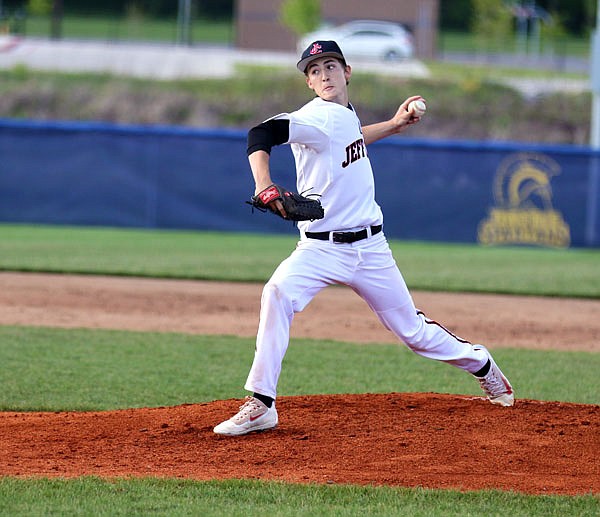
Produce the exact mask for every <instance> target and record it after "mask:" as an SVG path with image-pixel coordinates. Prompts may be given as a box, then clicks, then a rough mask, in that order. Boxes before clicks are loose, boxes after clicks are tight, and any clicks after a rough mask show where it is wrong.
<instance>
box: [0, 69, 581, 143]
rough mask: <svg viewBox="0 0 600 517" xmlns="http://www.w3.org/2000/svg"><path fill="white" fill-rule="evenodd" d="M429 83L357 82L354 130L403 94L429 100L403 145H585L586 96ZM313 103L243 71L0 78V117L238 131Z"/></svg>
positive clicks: (287, 84) (497, 80)
mask: <svg viewBox="0 0 600 517" xmlns="http://www.w3.org/2000/svg"><path fill="white" fill-rule="evenodd" d="M432 70H433V74H432V78H430V79H402V78H392V77H378V76H374V75H372V74H362V75H361V74H359V73H356V74H355V75H353V77H352V84H351V86H350V93H351V99H352V102H353V104H354V105H355V107H356V109H357V111H358V113H359V115H360V117H361V120H362V121H363V123H370V122H374V121H378V120H382V119H384V118H387V117H389V116H391V115H392V114H393V113H394V111H395V110H396V107H397V106H398V104H399V103H400V102H401V101H402V100H403V99H404V98H406V97H407V96H408V95H413V94H421V95H423V96H424V97H425V98H426V99H427V101H428V108H429V110H428V113H427V115H426V117H425V118H424V119H423V122H422V123H421V124H419V125H418V126H417V127H415V128H411V136H415V137H421V136H422V137H425V136H426V137H432V138H450V139H475V140H500V141H502V140H504V141H508V140H511V141H523V142H545V143H561V144H576V145H586V144H587V143H588V141H589V126H590V117H591V94H590V93H589V92H586V93H579V94H574V93H564V92H558V93H553V94H547V95H539V96H534V97H531V96H529V97H526V96H523V95H522V94H521V93H519V92H518V91H517V90H515V89H513V88H510V87H509V86H506V85H505V84H504V83H503V81H502V79H503V77H505V76H508V75H509V74H514V73H515V72H514V71H506V70H498V69H496V70H485V69H480V68H477V67H466V66H461V67H456V66H454V67H441V66H439V65H437V66H433V67H432ZM311 96H312V93H311V92H310V91H309V90H308V89H307V87H306V85H305V84H304V82H303V80H302V78H301V77H299V76H298V74H297V73H295V71H292V72H291V73H289V72H287V71H286V72H282V71H280V70H277V69H268V68H262V69H261V68H245V69H242V70H240V71H239V73H238V75H237V76H236V77H235V78H233V79H218V80H217V79H206V80H185V81H150V80H147V79H143V80H141V79H132V78H124V77H115V76H109V75H93V74H87V75H73V74H59V73H42V72H33V71H30V70H27V69H25V68H22V67H17V68H15V69H13V70H8V71H6V70H3V71H0V114H1V116H2V117H5V118H25V119H42V120H45V119H48V120H51V119H59V120H85V121H87V120H96V121H107V122H115V123H126V124H129V123H132V124H167V125H181V126H194V127H230V128H247V127H248V126H250V125H253V124H255V123H257V122H259V121H261V120H264V119H265V118H267V117H268V116H270V115H272V114H276V113H280V112H282V111H291V110H293V109H295V108H296V107H299V106H301V105H302V104H303V103H305V102H306V101H307V100H309V99H310V98H311Z"/></svg>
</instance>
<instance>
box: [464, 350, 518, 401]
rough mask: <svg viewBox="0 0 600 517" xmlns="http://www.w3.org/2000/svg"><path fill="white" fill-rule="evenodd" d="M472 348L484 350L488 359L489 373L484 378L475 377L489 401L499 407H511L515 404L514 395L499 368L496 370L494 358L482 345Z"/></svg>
mask: <svg viewBox="0 0 600 517" xmlns="http://www.w3.org/2000/svg"><path fill="white" fill-rule="evenodd" d="M473 348H476V349H478V350H484V351H485V352H486V353H487V355H488V357H489V359H490V371H489V372H488V373H486V374H485V376H484V377H477V376H475V378H476V379H477V380H478V381H479V384H480V385H481V389H482V390H483V391H484V392H485V394H486V395H487V398H488V399H489V401H490V402H491V403H492V404H498V405H499V406H512V405H513V404H514V403H515V394H514V392H513V389H512V386H511V385H510V382H508V379H507V378H506V377H505V376H504V374H503V373H502V371H501V370H500V368H498V365H497V364H496V362H495V361H494V358H493V357H492V356H491V354H490V353H489V352H488V350H487V348H485V347H484V346H482V345H476V346H475V347H473Z"/></svg>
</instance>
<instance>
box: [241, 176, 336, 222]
mask: <svg viewBox="0 0 600 517" xmlns="http://www.w3.org/2000/svg"><path fill="white" fill-rule="evenodd" d="M276 201H279V202H280V203H281V206H282V207H283V211H284V212H285V215H284V214H282V213H281V212H280V211H279V209H278V207H277V204H276V203H275V202H276ZM248 203H249V204H250V205H252V206H253V207H254V208H256V209H258V210H260V211H261V212H266V211H267V210H268V211H270V212H272V213H274V214H275V215H278V216H279V217H282V218H283V219H287V220H289V221H313V220H315V219H323V217H324V215H325V211H324V210H323V207H322V206H321V202H320V201H319V200H318V199H315V198H313V197H305V196H302V195H300V194H297V193H296V192H290V191H289V190H286V189H285V188H283V187H280V186H279V185H275V183H273V185H271V186H270V187H267V188H266V189H264V190H262V191H261V192H259V193H258V194H256V195H255V196H252V197H251V198H250V201H248Z"/></svg>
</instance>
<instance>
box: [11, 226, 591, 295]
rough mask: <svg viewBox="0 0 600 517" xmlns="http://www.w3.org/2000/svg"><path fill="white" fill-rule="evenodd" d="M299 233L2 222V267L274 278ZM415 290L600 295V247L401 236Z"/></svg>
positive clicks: (399, 253) (404, 266)
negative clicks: (430, 240) (457, 241)
mask: <svg viewBox="0 0 600 517" xmlns="http://www.w3.org/2000/svg"><path fill="white" fill-rule="evenodd" d="M296 241H297V235H296V234H295V232H293V233H292V234H291V235H274V234H269V235H264V234H261V235H253V234H237V233H214V232H189V231H159V230H134V229H109V228H82V227H63V226H25V225H7V224H4V225H0V270H12V271H45V272H55V273H85V274H111V275H137V276H155V277H169V278H188V279H204V280H224V281H249V282H264V281H266V280H267V279H268V278H269V276H270V275H271V273H272V272H273V270H274V269H275V267H277V265H278V264H279V262H280V261H281V260H283V259H284V258H285V257H287V256H288V255H289V254H290V252H291V251H292V250H293V249H294V246H295V243H296ZM390 244H391V247H392V250H393V252H394V256H395V257H396V261H397V263H398V265H399V267H400V269H401V271H402V273H403V274H404V277H405V279H406V282H407V284H408V286H409V287H410V288H411V289H412V290H416V289H423V290H430V291H470V292H490V293H494V292H496V293H508V294H525V295H542V296H570V297H585V298H599V297H600V269H599V267H598V264H600V249H566V250H555V249H544V248H526V247H522V248H520V247H481V246H477V245H474V244H473V245H471V244H440V243H424V242H406V241H394V240H392V241H391V243H390Z"/></svg>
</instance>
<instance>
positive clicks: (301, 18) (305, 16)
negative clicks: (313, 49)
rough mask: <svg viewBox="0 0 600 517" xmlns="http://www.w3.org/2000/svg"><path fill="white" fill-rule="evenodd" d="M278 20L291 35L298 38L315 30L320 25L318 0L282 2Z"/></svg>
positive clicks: (319, 3) (288, 0)
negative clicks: (293, 34)
mask: <svg viewBox="0 0 600 517" xmlns="http://www.w3.org/2000/svg"><path fill="white" fill-rule="evenodd" d="M279 19H280V20H281V22H282V23H283V24H284V25H285V26H286V27H287V28H288V29H290V30H291V31H292V32H293V33H295V34H296V35H298V36H300V35H302V34H306V33H307V32H310V31H313V30H315V29H316V28H317V27H318V26H319V24H320V23H321V2H320V0H284V2H283V3H282V4H281V9H280V12H279Z"/></svg>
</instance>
